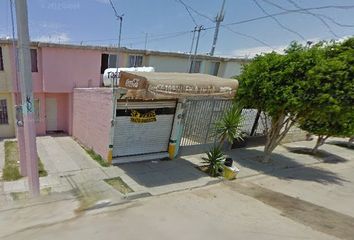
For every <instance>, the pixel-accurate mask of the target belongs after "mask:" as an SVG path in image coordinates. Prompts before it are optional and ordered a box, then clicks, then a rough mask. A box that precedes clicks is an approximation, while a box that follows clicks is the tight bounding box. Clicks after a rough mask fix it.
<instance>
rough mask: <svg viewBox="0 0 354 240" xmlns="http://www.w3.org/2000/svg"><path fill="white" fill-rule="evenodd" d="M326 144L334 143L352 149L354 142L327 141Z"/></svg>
mask: <svg viewBox="0 0 354 240" xmlns="http://www.w3.org/2000/svg"><path fill="white" fill-rule="evenodd" d="M327 144H331V145H336V146H338V147H343V148H347V149H351V150H354V143H351V142H348V141H347V142H344V141H329V142H327Z"/></svg>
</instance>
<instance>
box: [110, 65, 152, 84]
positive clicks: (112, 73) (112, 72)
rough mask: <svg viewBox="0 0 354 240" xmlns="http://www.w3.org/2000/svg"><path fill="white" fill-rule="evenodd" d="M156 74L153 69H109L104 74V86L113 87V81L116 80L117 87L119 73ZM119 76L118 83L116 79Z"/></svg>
mask: <svg viewBox="0 0 354 240" xmlns="http://www.w3.org/2000/svg"><path fill="white" fill-rule="evenodd" d="M120 71H125V72H155V69H154V68H153V67H131V68H118V71H117V68H107V69H106V70H104V73H103V86H105V87H111V86H112V81H113V80H115V85H118V84H119V72H120ZM117 75H118V81H117V82H116V77H117Z"/></svg>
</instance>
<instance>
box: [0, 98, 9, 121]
mask: <svg viewBox="0 0 354 240" xmlns="http://www.w3.org/2000/svg"><path fill="white" fill-rule="evenodd" d="M0 124H9V119H8V116H7V104H6V99H1V100H0Z"/></svg>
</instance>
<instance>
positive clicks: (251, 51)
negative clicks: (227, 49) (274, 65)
mask: <svg viewBox="0 0 354 240" xmlns="http://www.w3.org/2000/svg"><path fill="white" fill-rule="evenodd" d="M286 47H287V45H279V46H273V47H253V48H243V49H235V50H234V51H232V53H231V54H232V55H233V56H237V57H246V58H253V57H255V56H256V55H257V54H261V53H269V52H272V51H275V52H278V53H283V50H284V49H285V48H286Z"/></svg>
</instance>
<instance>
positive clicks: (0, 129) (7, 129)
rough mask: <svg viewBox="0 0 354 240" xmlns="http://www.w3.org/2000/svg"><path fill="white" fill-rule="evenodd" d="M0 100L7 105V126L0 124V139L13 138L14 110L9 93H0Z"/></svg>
mask: <svg viewBox="0 0 354 240" xmlns="http://www.w3.org/2000/svg"><path fill="white" fill-rule="evenodd" d="M0 99H5V100H6V104H7V117H8V124H0V138H1V137H14V136H15V121H14V108H13V106H14V105H13V101H12V100H13V99H12V95H11V93H0Z"/></svg>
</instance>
